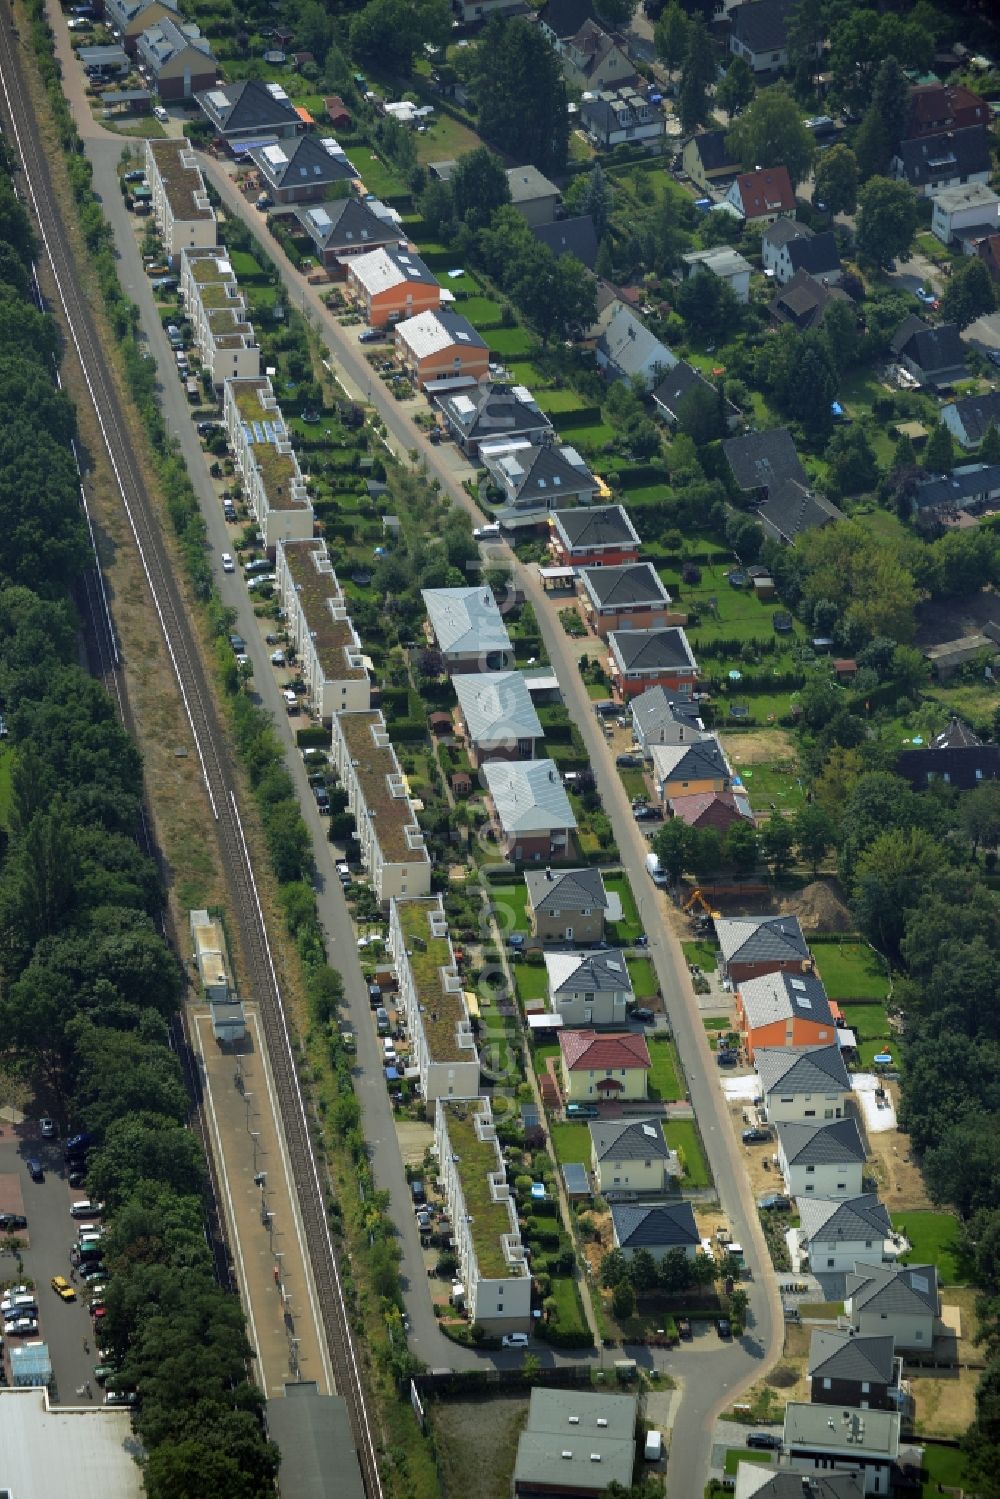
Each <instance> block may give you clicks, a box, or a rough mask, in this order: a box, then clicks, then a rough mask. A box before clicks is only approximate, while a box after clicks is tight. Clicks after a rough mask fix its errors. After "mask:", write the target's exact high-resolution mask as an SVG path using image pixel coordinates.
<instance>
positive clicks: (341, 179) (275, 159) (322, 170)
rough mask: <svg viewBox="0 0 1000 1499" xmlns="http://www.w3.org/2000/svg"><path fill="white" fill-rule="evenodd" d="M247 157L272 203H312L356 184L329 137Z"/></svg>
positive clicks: (352, 171)
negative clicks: (335, 189)
mask: <svg viewBox="0 0 1000 1499" xmlns="http://www.w3.org/2000/svg"><path fill="white" fill-rule="evenodd" d="M249 156H250V159H251V161H252V162H253V164H254V166H255V167H256V168H257V171H258V172H259V174H260V180H261V182H262V183H263V184H264V186H265V187H266V188H267V190H268V192H269V193H270V194H271V196H272V198H273V199H274V201H275V203H312V202H315V201H316V200H317V199H320V198H325V197H327V196H328V194H329V192H330V189H331V187H334V186H336V185H337V184H339V183H353V182H356V181H358V172H357V169H356V168H355V167H354V166H353V165H352V164H351V162H350V161H349V160H348V158H347V155H346V154H345V152H344V151H343V150H342V149H341V147H340V146H339V145H338V144H337V142H336V141H335V140H334V139H333V137H332V136H316V135H300V136H299V138H298V140H296V141H294V142H290V143H289V144H288V145H282V144H281V143H280V142H278V143H277V144H275V145H265V146H257V147H255V148H254V149H253V150H252V151H250V152H249ZM396 238H397V239H398V238H399V235H398V234H397V235H396Z"/></svg>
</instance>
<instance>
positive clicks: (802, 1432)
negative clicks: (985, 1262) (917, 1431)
mask: <svg viewBox="0 0 1000 1499" xmlns="http://www.w3.org/2000/svg"><path fill="white" fill-rule="evenodd" d="M900 1424H901V1418H900V1415H899V1413H898V1411H876V1410H855V1409H850V1408H848V1409H845V1410H843V1411H841V1412H839V1413H838V1417H837V1419H836V1420H834V1419H833V1418H832V1417H831V1415H830V1408H829V1406H824V1405H806V1404H805V1403H804V1402H800V1401H796V1400H790V1401H789V1402H788V1404H787V1405H786V1406H785V1425H784V1434H783V1441H784V1448H785V1450H786V1451H787V1452H788V1454H789V1458H790V1462H791V1465H792V1467H794V1468H797V1469H798V1470H799V1472H798V1474H797V1477H798V1479H799V1484H800V1489H799V1492H800V1493H801V1494H802V1495H803V1499H804V1496H805V1493H806V1492H807V1491H806V1489H805V1487H804V1485H805V1484H806V1483H811V1482H812V1479H811V1478H810V1477H805V1476H804V1474H805V1473H810V1474H811V1473H812V1472H815V1473H816V1477H817V1479H822V1478H824V1477H825V1476H826V1475H827V1473H828V1472H829V1470H830V1469H837V1468H841V1469H847V1470H853V1471H854V1472H855V1473H857V1475H858V1477H859V1478H860V1481H861V1484H862V1486H863V1488H864V1492H865V1493H866V1494H869V1495H871V1494H889V1493H890V1492H891V1491H892V1487H893V1472H894V1469H895V1468H896V1465H897V1462H898V1460H899V1434H900Z"/></svg>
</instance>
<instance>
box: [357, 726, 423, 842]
mask: <svg viewBox="0 0 1000 1499" xmlns="http://www.w3.org/2000/svg"><path fill="white" fill-rule="evenodd" d="M336 723H337V726H338V728H339V729H340V732H341V734H342V735H343V737H344V743H345V744H346V745H347V748H348V752H349V754H350V757H351V760H352V762H353V770H354V774H355V776H356V777H357V781H358V784H359V786H360V787H361V795H362V798H363V800H364V804H365V806H366V807H367V809H368V813H369V816H371V815H372V814H374V816H375V832H376V836H377V838H378V846H379V848H380V849H381V851H382V858H383V859H384V860H385V862H386V863H387V864H410V863H412V864H423V863H424V862H425V861H426V859H427V853H426V850H425V849H424V848H423V847H422V846H421V847H417V848H411V846H410V844H409V842H408V840H407V837H406V829H407V828H413V830H414V832H416V833H419V831H420V828H419V824H418V823H417V814H416V812H415V811H414V810H413V803H412V802H411V801H410V798H409V796H394V795H393V794H392V792H391V791H390V789H389V784H388V780H387V777H389V776H399V777H400V780H402V771H401V770H400V768H399V761H398V760H397V759H396V753H395V750H394V749H393V748H392V745H391V743H390V744H388V745H386V747H385V748H384V749H379V748H377V747H376V745H375V744H374V743H373V742H372V728H373V727H374V728H375V730H376V731H379V730H382V731H384V732H386V733H388V729H387V727H386V724H385V721H384V719H383V717H382V715H381V713H380V712H379V711H378V709H376V708H373V709H371V710H370V711H368V712H364V713H338V714H337V718H336Z"/></svg>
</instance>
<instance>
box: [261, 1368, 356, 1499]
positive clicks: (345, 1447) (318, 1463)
mask: <svg viewBox="0 0 1000 1499" xmlns="http://www.w3.org/2000/svg"><path fill="white" fill-rule="evenodd" d="M264 1413H265V1420H266V1421H267V1434H268V1436H269V1437H270V1438H271V1440H272V1441H274V1442H277V1444H278V1447H279V1449H280V1451H281V1468H280V1470H279V1473H278V1490H279V1492H280V1494H281V1496H282V1499H365V1486H364V1483H363V1481H362V1478H361V1468H360V1467H359V1465H358V1455H357V1452H356V1451H355V1448H354V1439H353V1437H352V1435H351V1425H350V1421H349V1420H348V1417H347V1405H346V1403H345V1402H344V1400H342V1399H341V1397H340V1396H339V1395H321V1394H320V1393H319V1391H318V1389H317V1387H316V1385H315V1383H313V1382H311V1381H308V1380H303V1381H301V1382H300V1383H294V1384H293V1383H291V1382H289V1383H286V1385H285V1396H284V1399H283V1400H269V1401H268V1402H267V1405H266V1406H265V1408H264Z"/></svg>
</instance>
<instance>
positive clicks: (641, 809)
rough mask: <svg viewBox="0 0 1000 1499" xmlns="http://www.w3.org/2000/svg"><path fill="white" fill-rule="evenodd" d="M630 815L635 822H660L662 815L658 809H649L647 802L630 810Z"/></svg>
mask: <svg viewBox="0 0 1000 1499" xmlns="http://www.w3.org/2000/svg"><path fill="white" fill-rule="evenodd" d="M632 815H633V817H634V818H635V820H636V822H662V821H663V813H662V812H661V811H660V809H659V807H651V806H650V805H649V803H648V802H640V804H639V805H638V806H637V807H633V808H632Z"/></svg>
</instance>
